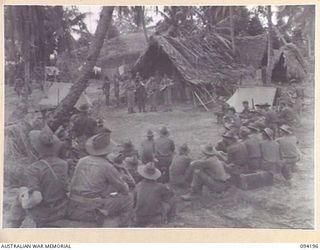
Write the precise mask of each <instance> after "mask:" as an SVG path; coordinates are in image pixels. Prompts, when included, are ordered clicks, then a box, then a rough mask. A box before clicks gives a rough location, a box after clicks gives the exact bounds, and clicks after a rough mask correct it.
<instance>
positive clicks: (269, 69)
mask: <svg viewBox="0 0 320 250" xmlns="http://www.w3.org/2000/svg"><path fill="white" fill-rule="evenodd" d="M271 16H272V12H271V6H270V5H269V6H268V7H267V17H268V64H267V72H266V84H267V85H270V84H271V76H272V21H271Z"/></svg>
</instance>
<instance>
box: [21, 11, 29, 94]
mask: <svg viewBox="0 0 320 250" xmlns="http://www.w3.org/2000/svg"><path fill="white" fill-rule="evenodd" d="M21 8H23V9H22V15H23V33H22V36H23V39H22V57H23V62H24V84H25V85H26V87H27V89H31V88H30V51H31V46H30V45H31V44H30V40H31V30H30V22H31V20H30V15H29V8H30V7H28V6H24V7H21Z"/></svg>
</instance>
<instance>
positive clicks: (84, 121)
mask: <svg viewBox="0 0 320 250" xmlns="http://www.w3.org/2000/svg"><path fill="white" fill-rule="evenodd" d="M77 109H78V111H79V115H77V116H76V117H75V118H74V121H73V126H72V132H73V136H74V137H75V138H76V139H77V143H78V149H79V157H83V156H85V155H87V153H86V151H85V146H84V144H85V142H86V141H87V139H88V138H89V137H91V136H93V135H94V134H95V131H96V128H97V122H96V121H95V119H93V118H91V117H89V114H88V112H89V105H88V104H82V105H81V106H80V107H79V108H77Z"/></svg>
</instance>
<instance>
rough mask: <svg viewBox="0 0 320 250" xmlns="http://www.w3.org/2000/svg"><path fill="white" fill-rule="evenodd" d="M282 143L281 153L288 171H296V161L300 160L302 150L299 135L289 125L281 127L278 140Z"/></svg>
mask: <svg viewBox="0 0 320 250" xmlns="http://www.w3.org/2000/svg"><path fill="white" fill-rule="evenodd" d="M276 142H278V143H279V145H280V155H281V159H282V160H283V162H284V164H285V165H286V167H287V168H288V171H295V168H296V163H297V162H298V161H299V160H300V152H299V149H298V147H297V144H298V141H297V137H296V136H295V135H294V134H293V131H292V128H291V127H290V126H288V125H282V126H281V127H280V138H278V139H277V140H276Z"/></svg>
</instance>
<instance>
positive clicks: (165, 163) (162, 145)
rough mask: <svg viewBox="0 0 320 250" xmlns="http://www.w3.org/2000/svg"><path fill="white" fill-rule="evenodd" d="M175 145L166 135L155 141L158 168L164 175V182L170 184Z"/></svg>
mask: <svg viewBox="0 0 320 250" xmlns="http://www.w3.org/2000/svg"><path fill="white" fill-rule="evenodd" d="M174 151H175V145H174V142H173V140H171V139H170V138H168V137H167V136H165V135H160V137H159V138H157V139H156V140H155V157H156V159H157V160H158V162H157V163H156V167H157V168H158V169H160V171H161V173H162V175H163V182H165V183H167V182H169V166H170V165H171V162H172V158H173V153H174Z"/></svg>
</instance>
